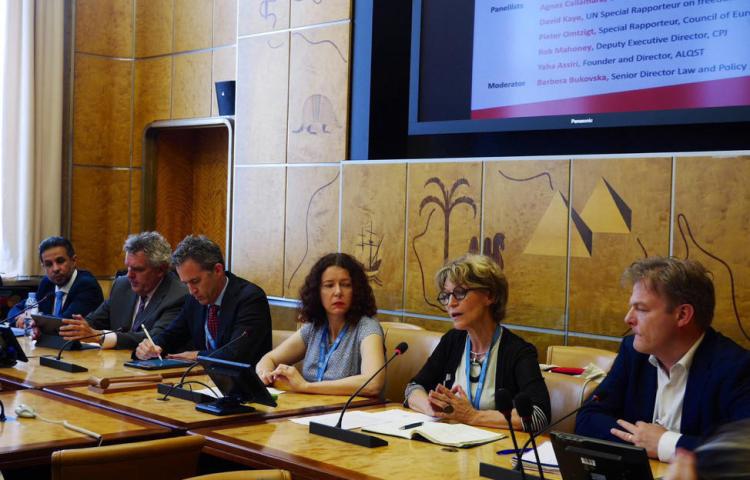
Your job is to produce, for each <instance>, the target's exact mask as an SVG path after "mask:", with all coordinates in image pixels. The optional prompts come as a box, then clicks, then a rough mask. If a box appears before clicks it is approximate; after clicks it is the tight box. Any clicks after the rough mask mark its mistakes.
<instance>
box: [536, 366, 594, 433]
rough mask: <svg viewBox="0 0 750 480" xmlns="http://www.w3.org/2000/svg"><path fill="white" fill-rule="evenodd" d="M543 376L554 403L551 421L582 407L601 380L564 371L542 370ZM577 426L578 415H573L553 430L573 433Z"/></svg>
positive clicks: (551, 400)
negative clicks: (567, 373) (568, 373)
mask: <svg viewBox="0 0 750 480" xmlns="http://www.w3.org/2000/svg"><path fill="white" fill-rule="evenodd" d="M542 376H543V377H544V381H545V383H546V384H547V390H548V391H549V399H550V404H551V405H552V419H551V420H550V423H552V422H555V421H557V420H559V419H560V418H562V417H563V416H565V415H567V414H568V413H570V412H572V411H573V410H575V409H576V408H578V407H580V406H581V405H582V404H583V402H585V401H586V400H587V399H588V398H589V397H590V396H591V394H592V393H593V392H594V389H596V387H597V386H598V385H599V382H598V381H595V380H586V379H585V378H580V377H573V376H570V375H565V374H562V373H553V372H542ZM575 426H576V416H575V415H572V416H571V417H570V418H567V419H565V420H564V421H563V422H561V423H560V424H559V425H557V426H556V427H554V428H553V429H552V430H555V431H560V432H566V433H573V431H574V430H575Z"/></svg>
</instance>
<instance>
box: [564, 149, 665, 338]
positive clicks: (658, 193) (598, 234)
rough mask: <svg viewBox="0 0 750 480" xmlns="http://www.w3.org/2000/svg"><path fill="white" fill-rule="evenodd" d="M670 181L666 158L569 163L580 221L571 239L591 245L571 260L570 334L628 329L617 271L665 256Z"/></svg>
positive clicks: (624, 294)
mask: <svg viewBox="0 0 750 480" xmlns="http://www.w3.org/2000/svg"><path fill="white" fill-rule="evenodd" d="M671 176H672V166H671V160H670V159H669V158H621V159H617V160H599V159H591V160H574V161H573V174H572V177H573V208H574V210H575V212H576V213H577V214H578V215H579V216H580V218H579V222H578V223H577V224H576V222H574V224H572V225H571V228H570V231H571V240H572V239H573V237H572V235H573V234H580V235H581V237H582V238H590V239H591V240H590V241H589V242H588V243H587V246H586V248H585V249H583V251H582V252H581V253H580V254H579V255H573V256H572V258H571V260H570V330H572V331H579V332H587V333H596V334H601V335H613V336H620V335H622V333H623V332H624V331H625V330H626V329H627V326H626V325H625V323H624V322H623V317H624V316H625V313H626V312H627V307H628V298H629V297H630V292H629V290H628V289H625V288H623V287H622V286H621V283H620V279H621V276H622V272H623V271H624V270H625V268H627V266H628V265H630V264H631V263H632V262H633V261H634V260H636V259H638V258H643V257H645V256H654V255H666V254H667V253H668V249H669V211H670V196H671V195H670V191H671ZM584 243H586V242H584Z"/></svg>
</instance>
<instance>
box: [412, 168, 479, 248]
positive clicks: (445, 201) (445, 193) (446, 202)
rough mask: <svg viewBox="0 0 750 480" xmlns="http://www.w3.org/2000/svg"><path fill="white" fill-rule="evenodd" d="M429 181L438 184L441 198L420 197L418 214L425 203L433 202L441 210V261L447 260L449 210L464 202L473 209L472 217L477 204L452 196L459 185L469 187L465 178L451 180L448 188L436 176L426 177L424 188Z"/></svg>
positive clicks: (468, 199)
mask: <svg viewBox="0 0 750 480" xmlns="http://www.w3.org/2000/svg"><path fill="white" fill-rule="evenodd" d="M431 183H434V184H435V185H437V186H438V188H439V189H440V193H441V194H442V198H440V197H437V196H435V195H428V196H426V197H424V198H423V199H422V202H420V204H419V215H420V216H421V215H422V210H423V209H424V207H426V206H427V205H429V204H431V203H434V204H435V205H437V206H438V208H440V210H442V211H443V261H446V260H448V255H449V252H448V246H449V245H450V218H451V212H452V211H453V209H454V208H455V207H457V206H458V205H461V204H464V205H468V206H470V207H471V209H472V210H473V211H474V218H476V216H477V205H476V203H474V199H473V198H471V197H467V196H465V195H464V196H461V197H458V198H455V199H454V198H453V196H454V195H455V194H456V190H458V188H459V187H460V186H461V185H466V186H467V187H469V186H470V185H469V181H468V180H466V179H465V178H459V179H458V180H456V181H455V182H453V185H452V186H451V188H450V190H449V189H447V188H446V187H445V184H444V183H443V181H442V180H440V179H439V178H438V177H431V178H428V179H427V181H426V182H424V186H425V188H427V186H428V185H429V184H431Z"/></svg>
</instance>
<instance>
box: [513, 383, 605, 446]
mask: <svg viewBox="0 0 750 480" xmlns="http://www.w3.org/2000/svg"><path fill="white" fill-rule="evenodd" d="M604 397H606V394H605V393H604V392H602V393H599V394H598V395H592V396H591V397H590V398H589V399H588V400H586V401H585V402H583V403H582V404H581V406H579V407H578V408H576V409H573V410H572V411H571V412H570V413H568V414H566V415H565V416H564V417H562V418H559V419H558V420H557V421H555V422H553V423H550V424H549V425H547V426H546V427H544V428H543V429H541V430H539V431H538V432H537V433H534V434H532V435H531V436H530V437H529V439H528V440H526V443H525V444H524V445H523V449H522V451H523V450H526V448H527V447H528V446H529V442H531V438H532V437H538V436H540V435H544V434H545V433H547V432H549V431H550V430H552V427H554V426H555V425H559V424H560V423H562V422H563V421H564V420H565V419H567V418H569V417H570V416H572V415H575V414H576V413H578V411H579V410H581V409H582V408H583V407H585V406H586V405H589V404H591V403H596V402H600V401H602V400H604Z"/></svg>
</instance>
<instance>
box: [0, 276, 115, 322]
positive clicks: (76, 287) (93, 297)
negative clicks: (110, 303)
mask: <svg viewBox="0 0 750 480" xmlns="http://www.w3.org/2000/svg"><path fill="white" fill-rule="evenodd" d="M48 294H49V297H48V298H46V299H45V300H44V301H43V302H41V303H40V304H39V312H40V313H46V314H47V315H52V309H53V308H54V307H55V284H54V283H52V282H51V281H50V279H49V278H47V277H44V278H43V279H42V281H41V283H40V284H39V289H37V291H36V298H37V300H41V299H42V298H44V296H45V295H48ZM103 301H104V295H103V294H102V287H100V286H99V282H97V281H96V278H94V276H93V275H91V273H89V272H87V271H86V270H78V275H77V276H76V281H75V282H73V285H71V286H70V291H69V292H68V295H67V296H66V297H65V302H64V303H63V308H62V312H61V315H62V317H63V318H72V317H73V314H78V315H83V316H84V317H85V316H86V315H88V314H89V313H90V312H92V311H94V309H96V307H98V306H99V304H100V303H102V302H103ZM24 308H25V305H24V304H23V303H21V302H19V303H17V304H16V305H14V306H13V308H12V309H11V310H10V312H9V313H8V318H14V317H16V316H17V315H18V313H19V312H20V311H21V310H23V309H24Z"/></svg>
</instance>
